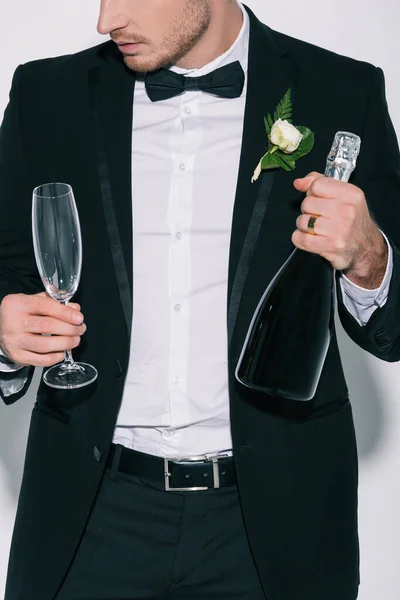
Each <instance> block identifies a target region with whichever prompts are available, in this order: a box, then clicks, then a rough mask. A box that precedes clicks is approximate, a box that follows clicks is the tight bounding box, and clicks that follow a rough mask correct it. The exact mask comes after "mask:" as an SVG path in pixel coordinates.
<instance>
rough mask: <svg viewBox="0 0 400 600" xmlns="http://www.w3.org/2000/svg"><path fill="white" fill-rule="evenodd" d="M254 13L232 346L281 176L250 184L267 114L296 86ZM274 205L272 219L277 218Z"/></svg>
mask: <svg viewBox="0 0 400 600" xmlns="http://www.w3.org/2000/svg"><path fill="white" fill-rule="evenodd" d="M247 11H248V12H249V15H250V47H249V67H248V80H247V100H246V110H245V118H244V130H243V141H242V151H241V159H240V167H239V177H238V185H237V191H236V199H235V207H234V214H233V222H232V234H231V248H230V260H229V280H228V322H227V325H228V343H229V346H230V345H231V342H232V338H233V334H234V330H235V324H236V321H237V316H238V310H239V305H240V302H241V300H242V295H243V289H244V286H245V283H246V280H247V276H248V272H249V267H250V263H251V260H252V257H253V253H254V249H255V246H256V243H257V240H258V236H259V233H260V229H261V226H262V223H263V219H264V216H265V213H266V210H267V206H268V202H269V200H270V196H271V193H272V191H273V188H274V185H275V181H276V172H275V171H268V172H263V174H262V175H261V176H260V178H259V179H258V181H257V182H255V183H253V184H252V183H251V177H252V175H253V171H254V169H255V167H256V166H257V164H258V162H259V160H260V158H261V156H262V155H263V154H264V153H265V152H266V147H267V137H266V132H265V127H264V116H265V115H266V113H267V112H273V111H274V110H275V108H276V106H277V104H278V102H279V101H280V100H281V98H282V97H283V95H284V93H285V92H286V90H287V89H288V88H289V87H290V86H291V76H290V64H289V63H288V61H287V60H285V58H284V55H285V51H284V50H282V49H279V48H277V47H276V46H275V45H274V41H273V38H272V36H273V33H272V32H271V30H269V29H268V28H267V27H266V26H265V25H263V24H262V23H260V21H258V19H257V18H256V17H255V16H254V14H253V13H252V12H251V11H250V10H249V9H247ZM271 211H272V209H271V207H270V208H269V209H268V218H269V219H271V218H273V215H272V214H271Z"/></svg>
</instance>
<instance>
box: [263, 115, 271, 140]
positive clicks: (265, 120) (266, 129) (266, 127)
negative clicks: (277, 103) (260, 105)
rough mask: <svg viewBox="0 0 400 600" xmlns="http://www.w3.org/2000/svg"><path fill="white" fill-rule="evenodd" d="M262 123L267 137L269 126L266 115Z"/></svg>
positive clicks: (269, 132) (269, 130) (269, 131)
mask: <svg viewBox="0 0 400 600" xmlns="http://www.w3.org/2000/svg"><path fill="white" fill-rule="evenodd" d="M264 125H265V131H266V132H267V136H268V137H269V136H270V135H271V127H270V125H269V123H268V119H267V117H264Z"/></svg>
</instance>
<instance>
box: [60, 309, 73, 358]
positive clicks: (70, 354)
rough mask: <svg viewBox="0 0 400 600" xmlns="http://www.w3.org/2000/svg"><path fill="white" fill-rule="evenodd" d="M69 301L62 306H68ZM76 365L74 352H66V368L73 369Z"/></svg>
mask: <svg viewBox="0 0 400 600" xmlns="http://www.w3.org/2000/svg"><path fill="white" fill-rule="evenodd" d="M68 302H69V300H65V301H64V302H63V301H61V304H64V306H67V304H68ZM74 364H75V361H74V359H73V358H72V351H71V350H66V351H65V354H64V366H65V367H73V366H74Z"/></svg>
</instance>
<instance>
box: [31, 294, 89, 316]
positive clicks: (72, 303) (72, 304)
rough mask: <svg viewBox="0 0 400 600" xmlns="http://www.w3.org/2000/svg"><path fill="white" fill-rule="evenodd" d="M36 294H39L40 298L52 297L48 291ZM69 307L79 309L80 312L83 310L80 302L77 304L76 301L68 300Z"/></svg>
mask: <svg viewBox="0 0 400 600" xmlns="http://www.w3.org/2000/svg"><path fill="white" fill-rule="evenodd" d="M36 296H39V297H40V298H51V296H49V294H48V293H47V292H40V294H36ZM68 307H69V308H73V309H74V310H77V311H78V312H80V310H81V306H80V304H77V303H76V302H68Z"/></svg>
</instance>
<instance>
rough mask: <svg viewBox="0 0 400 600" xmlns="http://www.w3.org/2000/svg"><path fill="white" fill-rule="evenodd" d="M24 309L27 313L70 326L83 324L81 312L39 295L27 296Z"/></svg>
mask: <svg viewBox="0 0 400 600" xmlns="http://www.w3.org/2000/svg"><path fill="white" fill-rule="evenodd" d="M26 308H27V310H28V312H30V313H31V314H36V315H43V316H46V317H47V316H48V317H54V318H55V319H59V320H60V321H65V323H70V324H72V325H81V324H82V323H83V315H82V313H81V312H79V311H76V310H74V309H73V308H70V307H69V306H64V305H63V304H60V303H59V302H57V301H56V300H53V298H48V297H43V296H41V295H36V296H28V297H27V300H26Z"/></svg>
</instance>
